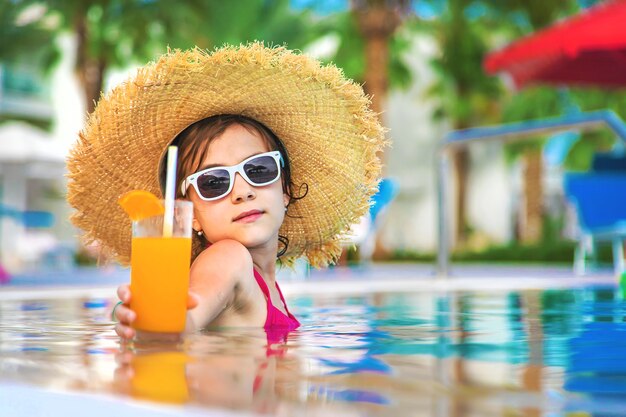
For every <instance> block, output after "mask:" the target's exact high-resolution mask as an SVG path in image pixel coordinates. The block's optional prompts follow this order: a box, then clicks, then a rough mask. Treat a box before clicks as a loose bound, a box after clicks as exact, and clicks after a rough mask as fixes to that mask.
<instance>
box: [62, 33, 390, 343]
mask: <svg viewBox="0 0 626 417" xmlns="http://www.w3.org/2000/svg"><path fill="white" fill-rule="evenodd" d="M170 144H175V145H177V146H178V147H179V150H178V154H179V159H178V168H177V181H178V191H177V198H184V199H189V200H191V201H192V202H193V205H194V219H193V229H194V231H195V232H196V233H195V236H194V237H193V253H192V265H191V271H190V294H189V302H188V308H189V309H190V310H189V314H188V328H189V329H190V330H194V329H202V328H206V327H209V326H210V327H213V326H219V327H237V326H245V327H259V328H265V330H266V331H268V332H270V331H272V330H274V329H283V330H285V329H286V330H291V329H294V328H296V327H298V325H299V323H298V321H297V319H296V318H295V317H294V316H293V315H292V314H291V313H290V312H289V309H288V308H287V305H286V304H285V300H284V298H283V296H282V294H281V292H280V289H279V287H278V285H277V282H276V264H277V260H278V261H280V263H284V264H290V263H291V262H293V261H294V260H295V259H296V258H298V257H304V258H306V259H307V261H308V262H309V263H310V264H311V265H312V266H314V267H319V266H323V265H326V264H328V263H329V262H333V261H334V260H336V259H337V256H338V254H339V253H340V251H341V246H340V239H341V237H342V234H344V233H345V232H346V231H347V230H348V229H349V227H350V225H351V224H353V223H355V222H357V221H358V219H359V218H360V216H361V215H363V214H364V213H365V212H366V210H367V209H368V204H369V198H370V196H371V195H372V194H373V192H374V191H375V189H376V185H377V181H378V175H379V173H380V163H379V161H378V158H377V156H376V154H377V152H378V151H379V150H380V149H381V147H382V146H383V130H382V128H381V126H380V124H379V123H378V121H377V118H376V115H375V114H373V113H372V112H371V111H370V110H369V100H368V99H367V97H365V96H364V94H363V91H362V89H361V88H360V86H358V85H356V84H354V83H353V82H352V81H350V80H347V79H345V78H344V77H343V75H342V73H341V72H340V71H339V70H338V69H336V68H335V67H333V66H322V65H321V64H320V63H319V62H318V61H316V60H314V59H312V58H309V57H307V56H304V55H299V54H296V53H293V52H291V51H289V50H287V49H285V48H268V47H265V46H263V45H262V44H261V43H253V44H249V45H245V46H240V47H224V48H222V49H218V50H215V51H214V52H212V53H209V54H207V53H205V52H202V51H200V50H197V49H196V50H190V51H185V52H180V51H174V52H170V53H168V54H166V55H164V56H163V57H161V58H160V59H159V60H158V61H157V62H156V63H153V64H151V65H148V66H146V67H144V68H142V69H140V70H139V71H138V73H137V74H136V76H135V77H133V78H132V79H130V80H129V81H127V82H126V83H124V84H122V85H121V86H118V87H117V88H116V89H114V90H113V91H112V92H111V93H110V94H108V95H107V96H105V97H103V98H102V99H101V100H100V101H99V103H98V105H97V106H96V109H95V110H94V112H93V114H91V115H90V117H89V120H88V123H87V126H86V128H85V129H84V130H83V132H81V134H80V141H79V142H78V143H77V145H76V146H75V147H74V149H73V150H72V152H71V155H70V157H69V159H68V170H69V178H70V182H69V185H68V200H69V202H70V203H71V204H72V205H73V206H74V208H75V209H76V213H75V214H74V215H73V216H72V220H73V222H74V223H75V224H76V225H77V226H79V227H80V228H82V229H84V230H85V232H86V233H85V238H86V240H87V241H94V240H97V241H99V242H100V243H101V245H102V247H104V248H106V249H107V250H108V251H109V252H111V254H112V255H113V256H115V257H116V258H117V259H118V260H119V261H120V262H121V263H122V264H127V263H128V260H129V259H130V241H131V235H130V224H129V220H128V218H127V216H126V215H125V214H124V213H123V211H122V210H121V208H120V207H118V206H117V204H116V203H115V202H116V201H117V199H118V198H119V196H120V195H122V194H123V193H125V192H127V191H129V190H133V189H145V190H148V191H151V192H153V193H155V194H157V195H162V187H160V184H163V183H164V168H163V167H164V163H163V161H164V154H165V151H166V149H167V146H168V145H170ZM118 296H119V298H120V300H121V305H119V306H117V307H116V309H115V310H114V316H115V319H117V320H118V321H119V322H118V323H117V325H116V332H117V333H118V335H119V336H120V337H122V338H124V339H132V338H133V337H134V336H135V331H134V329H133V328H132V322H133V320H134V319H135V317H136V315H135V312H133V311H132V310H131V309H130V308H129V303H130V300H131V298H132V294H131V293H130V290H129V287H128V286H127V285H122V286H121V287H120V288H119V289H118ZM268 334H269V333H268Z"/></svg>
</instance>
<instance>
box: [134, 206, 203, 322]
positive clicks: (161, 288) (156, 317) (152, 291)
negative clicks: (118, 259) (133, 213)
mask: <svg viewBox="0 0 626 417" xmlns="http://www.w3.org/2000/svg"><path fill="white" fill-rule="evenodd" d="M192 219H193V203H192V202H191V201H184V200H176V202H175V205H174V217H173V222H172V223H171V224H172V225H173V227H172V228H171V234H170V232H166V233H165V235H164V227H163V226H164V215H163V214H159V215H156V216H151V217H146V218H143V219H140V220H135V221H133V237H132V239H133V240H132V248H131V260H130V268H131V269H130V290H131V294H132V297H131V301H130V308H131V309H132V310H133V311H134V312H135V313H136V314H137V318H136V319H135V321H134V323H133V327H134V328H135V329H138V330H143V331H148V332H159V333H180V332H183V331H184V330H185V319H186V315H187V292H188V289H189V265H190V262H191V232H192V229H191V224H192ZM170 221H171V220H170ZM168 230H169V228H168Z"/></svg>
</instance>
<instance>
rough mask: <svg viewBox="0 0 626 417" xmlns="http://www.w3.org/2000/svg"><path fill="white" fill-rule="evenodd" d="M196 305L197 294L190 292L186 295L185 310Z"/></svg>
mask: <svg viewBox="0 0 626 417" xmlns="http://www.w3.org/2000/svg"><path fill="white" fill-rule="evenodd" d="M197 305H198V296H197V295H196V294H194V293H192V292H190V293H189V294H188V295H187V310H191V309H192V308H195V307H196V306H197Z"/></svg>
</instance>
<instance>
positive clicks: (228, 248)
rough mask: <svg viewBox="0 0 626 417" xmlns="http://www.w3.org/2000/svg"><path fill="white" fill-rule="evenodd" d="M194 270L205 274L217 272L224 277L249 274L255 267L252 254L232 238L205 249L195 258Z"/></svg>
mask: <svg viewBox="0 0 626 417" xmlns="http://www.w3.org/2000/svg"><path fill="white" fill-rule="evenodd" d="M191 268H192V273H193V270H194V269H196V270H198V269H199V270H201V271H202V273H203V274H206V273H209V274H210V275H213V274H215V273H217V274H219V275H220V276H222V277H228V276H230V277H241V276H244V275H249V274H250V273H251V271H252V269H253V264H252V256H251V255H250V252H249V251H248V249H247V248H246V247H245V246H243V245H242V244H241V243H240V242H238V241H236V240H231V239H225V240H220V241H218V242H215V243H214V244H212V245H211V246H209V247H208V248H206V249H205V250H203V251H202V252H201V253H200V254H199V255H198V257H197V258H196V259H195V260H194V262H193V264H192V266H191Z"/></svg>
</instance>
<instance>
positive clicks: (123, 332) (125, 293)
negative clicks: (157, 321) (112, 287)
mask: <svg viewBox="0 0 626 417" xmlns="http://www.w3.org/2000/svg"><path fill="white" fill-rule="evenodd" d="M117 297H118V298H119V299H120V301H121V302H122V304H120V305H118V306H117V307H116V308H115V314H114V316H115V317H113V320H117V321H118V323H117V324H116V325H115V333H117V335H118V336H119V337H121V338H122V339H124V340H131V339H132V338H134V337H135V334H136V333H135V329H133V328H132V327H130V325H131V324H132V322H133V321H135V318H137V315H136V314H135V312H134V311H133V310H131V309H130V285H128V284H122V285H120V286H119V287H118V288H117Z"/></svg>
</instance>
